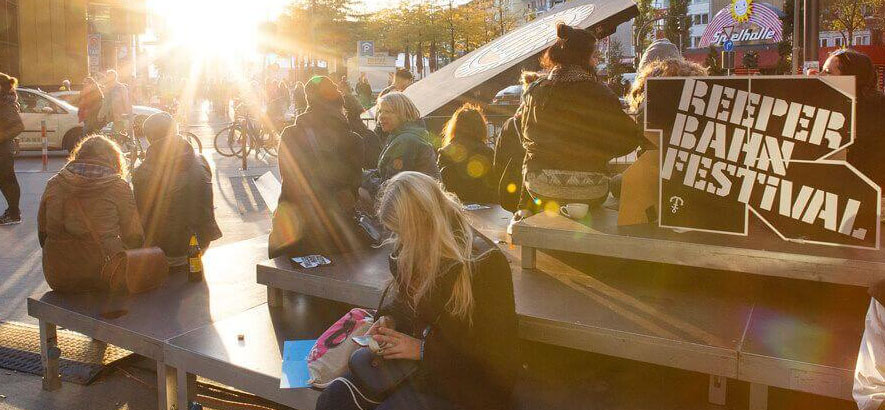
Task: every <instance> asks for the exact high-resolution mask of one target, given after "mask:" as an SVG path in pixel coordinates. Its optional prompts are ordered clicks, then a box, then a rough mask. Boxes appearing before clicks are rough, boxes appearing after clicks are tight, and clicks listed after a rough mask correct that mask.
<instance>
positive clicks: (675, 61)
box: [626, 58, 707, 123]
mask: <svg viewBox="0 0 885 410" xmlns="http://www.w3.org/2000/svg"><path fill="white" fill-rule="evenodd" d="M705 75H707V69H706V68H705V67H704V66H702V65H700V64H698V63H694V62H691V61H688V60H683V59H681V58H671V59H667V60H657V61H653V62H651V63H648V64H646V65H645V67H644V68H643V69H642V70H640V71H639V74H636V80H635V81H633V86H632V87H630V91H628V92H627V98H626V99H627V105H629V107H630V112H631V113H633V114H635V115H637V116H638V118H637V119H636V120H637V121H639V122H640V123H642V122H643V121H644V120H645V119H644V118H642V117H641V115H642V114H643V111H644V109H643V108H642V104H643V102H645V83H646V82H648V79H649V78H658V77H702V76H705Z"/></svg>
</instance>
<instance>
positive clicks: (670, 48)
mask: <svg viewBox="0 0 885 410" xmlns="http://www.w3.org/2000/svg"><path fill="white" fill-rule="evenodd" d="M672 59H676V60H682V53H681V52H680V51H679V48H678V47H676V44H673V43H671V42H670V40H667V39H666V38H662V39H660V40H655V41H653V42H652V43H651V44H649V45H648V47H646V49H645V52H644V53H642V58H641V59H640V60H639V67H637V68H636V72H637V73H639V72H642V70H643V69H644V68H645V67H646V66H648V65H649V64H651V63H653V62H655V61H663V60H672Z"/></svg>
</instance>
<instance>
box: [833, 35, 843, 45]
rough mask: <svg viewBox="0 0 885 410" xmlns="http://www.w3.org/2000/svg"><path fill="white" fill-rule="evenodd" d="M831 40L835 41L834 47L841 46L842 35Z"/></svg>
mask: <svg viewBox="0 0 885 410" xmlns="http://www.w3.org/2000/svg"><path fill="white" fill-rule="evenodd" d="M833 40H835V41H836V47H842V37H836V38H834V39H833Z"/></svg>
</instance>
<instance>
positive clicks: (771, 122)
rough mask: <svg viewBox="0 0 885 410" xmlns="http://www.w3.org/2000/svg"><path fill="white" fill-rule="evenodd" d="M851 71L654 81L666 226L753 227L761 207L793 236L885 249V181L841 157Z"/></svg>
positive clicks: (651, 96)
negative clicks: (883, 231)
mask: <svg viewBox="0 0 885 410" xmlns="http://www.w3.org/2000/svg"><path fill="white" fill-rule="evenodd" d="M853 90H854V80H853V78H851V77H826V78H812V77H783V76H780V77H758V76H755V77H727V78H722V77H701V78H661V79H650V80H649V82H648V86H647V91H646V93H647V94H646V102H647V106H646V119H645V121H646V129H647V130H654V131H659V132H660V142H659V143H660V145H659V153H660V164H661V165H660V180H659V192H660V196H659V208H658V209H659V212H660V215H659V219H658V220H659V224H660V226H661V227H667V228H682V229H688V230H697V231H708V232H719V233H726V234H736V235H746V234H747V232H748V223H749V215H750V213H753V214H754V215H756V216H757V217H758V218H759V219H760V220H761V221H762V222H763V223H765V224H766V225H767V226H768V227H769V228H771V229H772V230H773V231H774V232H775V233H776V234H777V235H779V236H780V237H781V238H782V239H785V240H793V241H800V242H806V243H816V244H825V245H836V246H851V247H860V248H873V249H878V248H879V214H880V212H881V210H880V202H879V198H880V188H879V187H878V186H877V185H875V184H874V183H873V182H872V181H871V180H870V179H869V178H867V177H866V176H864V175H863V174H861V173H860V172H859V171H858V170H856V169H855V168H854V167H852V166H851V165H850V164H848V163H847V162H846V161H844V160H841V159H834V157H837V156H839V155H838V154H837V155H835V156H834V154H836V153H837V152H839V151H842V150H844V149H845V148H846V147H849V146H850V145H851V143H852V142H853V141H854V123H855V118H854V106H855V96H854V91H853Z"/></svg>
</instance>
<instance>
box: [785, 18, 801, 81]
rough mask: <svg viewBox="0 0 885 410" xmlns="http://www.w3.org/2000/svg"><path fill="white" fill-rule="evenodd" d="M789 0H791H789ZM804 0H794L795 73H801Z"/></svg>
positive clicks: (793, 68) (793, 69)
mask: <svg viewBox="0 0 885 410" xmlns="http://www.w3.org/2000/svg"><path fill="white" fill-rule="evenodd" d="M787 1H789V0H787ZM800 11H802V0H794V2H793V58H792V60H793V64H792V71H793V74H799V72H800V71H799V51H800V50H802V14H801V13H800Z"/></svg>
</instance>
